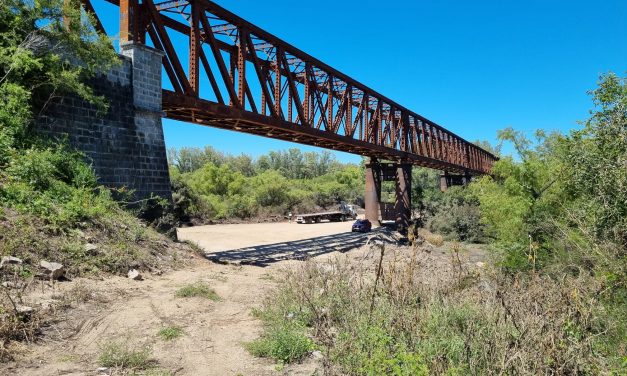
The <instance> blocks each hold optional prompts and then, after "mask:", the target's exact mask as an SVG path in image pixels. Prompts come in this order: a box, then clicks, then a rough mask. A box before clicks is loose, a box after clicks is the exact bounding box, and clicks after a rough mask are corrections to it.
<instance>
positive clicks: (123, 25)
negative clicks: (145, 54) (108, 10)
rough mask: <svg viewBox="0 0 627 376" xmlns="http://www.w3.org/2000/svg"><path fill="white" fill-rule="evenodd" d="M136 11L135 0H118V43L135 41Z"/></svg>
mask: <svg viewBox="0 0 627 376" xmlns="http://www.w3.org/2000/svg"><path fill="white" fill-rule="evenodd" d="M136 11H137V0H120V43H129V42H135V41H136V37H137V35H136V34H137V28H136V24H135V21H136V15H135V13H136Z"/></svg>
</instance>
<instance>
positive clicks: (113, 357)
mask: <svg viewBox="0 0 627 376" xmlns="http://www.w3.org/2000/svg"><path fill="white" fill-rule="evenodd" d="M151 356H152V351H151V350H150V348H148V347H141V348H130V347H129V346H128V345H127V344H121V343H118V342H111V343H107V344H105V345H104V346H103V347H102V350H101V352H100V356H99V358H98V363H99V364H100V365H101V366H103V367H109V368H126V369H134V370H145V369H149V368H150V367H151V366H152V365H153V364H154V361H153V360H152V359H151Z"/></svg>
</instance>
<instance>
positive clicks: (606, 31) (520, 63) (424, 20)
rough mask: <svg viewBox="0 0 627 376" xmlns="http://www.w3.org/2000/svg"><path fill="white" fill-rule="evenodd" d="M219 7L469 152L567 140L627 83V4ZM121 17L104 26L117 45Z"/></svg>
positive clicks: (534, 0) (197, 138)
mask: <svg viewBox="0 0 627 376" xmlns="http://www.w3.org/2000/svg"><path fill="white" fill-rule="evenodd" d="M101 2H102V0H94V4H95V5H97V9H104V10H110V8H107V7H103V6H102V7H101V5H100V4H101ZM216 3H218V4H220V5H222V6H223V7H225V8H227V9H229V10H231V11H232V12H234V13H236V14H238V15H240V16H241V17H243V18H245V19H247V20H248V21H250V22H252V23H254V24H256V25H258V26H260V27H262V28H264V29H266V30H267V31H269V32H271V33H273V34H275V35H276V36H278V37H280V38H282V39H283V40H286V41H287V42H289V43H291V44H293V45H295V46H296V47H298V48H300V49H301V50H304V51H306V52H307V53H309V54H311V55H313V56H315V57H317V58H319V59H320V60H322V61H324V62H326V63H327V64H329V65H331V66H333V67H335V68H337V69H339V70H340V71H343V72H344V73H346V74H348V75H349V76H352V77H353V78H355V79H357V80H359V81H361V82H363V83H364V84H366V85H368V86H370V87H372V88H374V89H376V90H378V91H379V92H381V93H382V94H384V95H386V96H388V97H390V98H392V99H394V100H396V101H397V102H399V103H401V104H403V105H405V106H407V107H408V108H410V109H412V110H414V111H416V112H417V113H419V114H421V115H423V116H425V117H427V118H429V119H431V120H433V121H435V122H437V123H439V124H441V125H443V126H444V127H446V128H448V129H449V130H451V131H453V132H455V133H457V134H459V135H460V136H462V137H464V138H466V139H468V140H475V139H486V140H488V141H491V142H496V139H495V136H496V131H497V130H499V129H502V128H504V127H506V126H513V127H514V128H516V129H519V130H523V131H526V132H530V133H531V132H532V131H533V130H535V129H539V128H541V129H545V130H560V131H568V130H569V129H572V128H574V127H577V126H578V125H577V121H578V120H583V119H585V118H586V117H587V115H588V111H589V109H590V108H591V101H590V98H589V96H588V95H587V94H586V91H587V90H590V89H592V88H594V87H595V83H596V81H597V78H598V76H599V75H600V74H601V73H604V72H607V71H610V70H611V71H614V72H616V73H618V74H620V75H625V74H626V73H627V0H601V1H589V0H588V1H584V0H560V1H551V0H527V1H514V0H490V1H487V0H484V1H482V0H474V1H468V0H440V1H433V0H429V1H427V0H424V1H421V0H388V1H374V0H343V1H338V0H316V1H296V2H295V1H293V0H274V1H260V0H218V1H216ZM101 14H102V13H101ZM117 17H118V15H117V13H115V14H113V13H107V15H106V16H105V17H104V23H105V26H106V28H107V31H108V32H110V33H111V34H114V33H117V22H118V21H117ZM181 48H183V49H186V48H187V46H181ZM164 129H165V137H166V143H167V145H168V146H169V147H182V146H204V145H211V146H214V147H216V148H217V149H219V150H223V151H227V152H230V153H235V154H238V153H241V152H246V153H249V154H252V155H254V156H255V155H259V154H262V153H265V152H267V151H269V150H277V149H285V148H289V147H294V146H297V147H300V148H303V149H306V150H315V149H314V148H310V147H305V146H301V145H296V144H290V143H287V142H282V141H277V140H271V139H266V138H261V137H257V136H249V135H245V134H240V133H235V132H229V131H221V130H217V129H213V128H207V127H200V126H195V125H191V124H185V123H177V122H174V121H170V120H165V119H164ZM505 151H507V150H505ZM336 155H337V156H338V158H339V159H340V160H343V161H359V157H358V156H351V155H349V154H343V153H336Z"/></svg>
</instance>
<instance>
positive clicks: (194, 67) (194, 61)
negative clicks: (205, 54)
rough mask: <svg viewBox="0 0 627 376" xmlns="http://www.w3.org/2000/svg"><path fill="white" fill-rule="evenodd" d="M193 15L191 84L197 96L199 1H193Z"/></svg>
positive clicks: (190, 44) (190, 46) (191, 19)
mask: <svg viewBox="0 0 627 376" xmlns="http://www.w3.org/2000/svg"><path fill="white" fill-rule="evenodd" d="M191 7H192V10H191V12H192V14H191V18H190V22H191V24H190V29H189V84H190V86H191V87H192V91H193V92H194V94H195V95H196V96H198V95H199V81H200V77H199V76H200V74H199V72H200V65H199V60H200V5H199V4H198V0H192V1H191Z"/></svg>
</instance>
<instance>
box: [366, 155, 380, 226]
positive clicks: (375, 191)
mask: <svg viewBox="0 0 627 376" xmlns="http://www.w3.org/2000/svg"><path fill="white" fill-rule="evenodd" d="M364 202H365V206H366V219H367V220H369V221H370V222H372V224H373V225H374V226H378V225H379V224H380V221H379V218H380V216H379V210H380V206H381V164H380V163H379V161H378V160H377V159H376V158H370V163H367V164H366V195H365V197H364Z"/></svg>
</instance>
